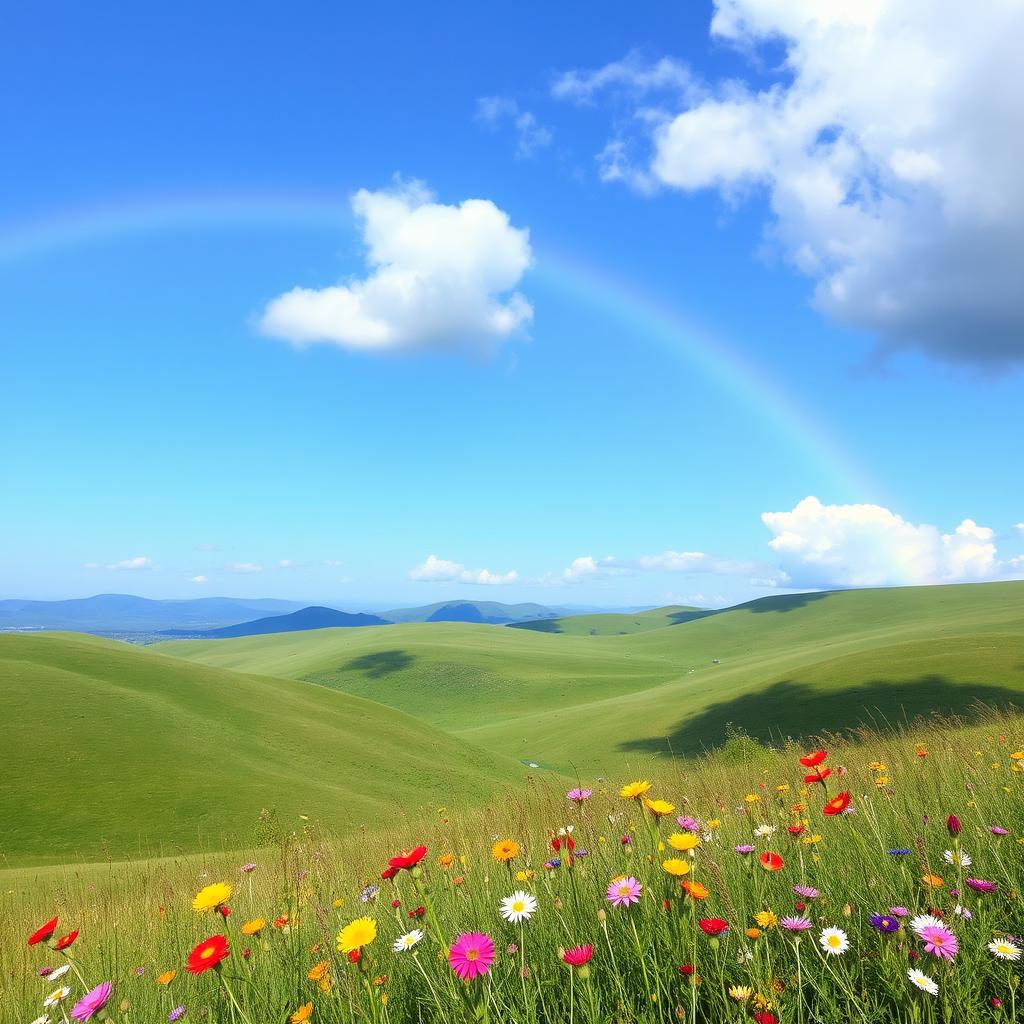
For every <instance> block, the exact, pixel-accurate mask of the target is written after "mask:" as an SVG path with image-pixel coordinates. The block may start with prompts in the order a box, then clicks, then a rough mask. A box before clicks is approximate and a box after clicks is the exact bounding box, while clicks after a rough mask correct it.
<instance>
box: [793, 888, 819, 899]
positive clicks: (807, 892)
mask: <svg viewBox="0 0 1024 1024" xmlns="http://www.w3.org/2000/svg"><path fill="white" fill-rule="evenodd" d="M793 892H795V893H796V894H797V896H803V898H804V899H805V900H816V899H817V898H818V890H817V889H815V888H814V886H813V885H794V886H793Z"/></svg>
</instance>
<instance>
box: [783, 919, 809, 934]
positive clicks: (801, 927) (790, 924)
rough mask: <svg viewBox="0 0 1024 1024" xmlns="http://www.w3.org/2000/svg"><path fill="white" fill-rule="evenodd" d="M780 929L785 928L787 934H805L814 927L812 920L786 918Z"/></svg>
mask: <svg viewBox="0 0 1024 1024" xmlns="http://www.w3.org/2000/svg"><path fill="white" fill-rule="evenodd" d="M779 927H780V928H785V929H786V931H787V932H805V931H807V929H808V928H810V927H812V925H811V922H810V919H809V918H806V917H784V918H783V919H782V920H781V921H780V922H779Z"/></svg>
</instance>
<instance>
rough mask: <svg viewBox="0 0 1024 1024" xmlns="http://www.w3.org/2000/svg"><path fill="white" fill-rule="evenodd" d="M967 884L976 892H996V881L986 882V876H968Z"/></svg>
mask: <svg viewBox="0 0 1024 1024" xmlns="http://www.w3.org/2000/svg"><path fill="white" fill-rule="evenodd" d="M967 884H968V885H969V886H970V887H971V888H972V889H974V890H975V891H976V892H995V891H996V883H995V882H986V881H985V879H984V878H968V879H967Z"/></svg>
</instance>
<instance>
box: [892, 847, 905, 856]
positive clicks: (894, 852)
mask: <svg viewBox="0 0 1024 1024" xmlns="http://www.w3.org/2000/svg"><path fill="white" fill-rule="evenodd" d="M889 853H891V854H892V855H893V856H894V857H906V856H907V855H908V854H909V853H910V851H909V850H907V849H905V848H904V847H902V846H900V847H897V848H896V849H894V850H890V851H889Z"/></svg>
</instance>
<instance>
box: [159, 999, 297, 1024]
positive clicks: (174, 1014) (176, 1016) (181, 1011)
mask: <svg viewBox="0 0 1024 1024" xmlns="http://www.w3.org/2000/svg"><path fill="white" fill-rule="evenodd" d="M312 1005H313V1004H312V1003H310V1006H312ZM184 1016H185V1004H184V1003H182V1004H181V1005H180V1006H176V1007H175V1008H174V1009H173V1010H171V1012H170V1013H169V1014H167V1019H168V1021H170V1024H174V1022H175V1021H176V1020H181V1018H182V1017H184Z"/></svg>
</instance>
